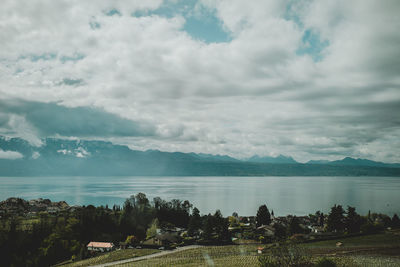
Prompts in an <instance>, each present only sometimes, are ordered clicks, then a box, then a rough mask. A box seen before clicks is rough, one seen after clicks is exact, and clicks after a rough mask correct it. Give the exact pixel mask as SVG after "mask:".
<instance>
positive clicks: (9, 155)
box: [0, 149, 24, 159]
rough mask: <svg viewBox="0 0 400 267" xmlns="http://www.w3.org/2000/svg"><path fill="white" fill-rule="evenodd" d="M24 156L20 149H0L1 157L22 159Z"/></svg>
mask: <svg viewBox="0 0 400 267" xmlns="http://www.w3.org/2000/svg"><path fill="white" fill-rule="evenodd" d="M23 157H24V156H23V155H22V154H21V153H19V152H18V151H4V150H2V149H0V159H20V158H23Z"/></svg>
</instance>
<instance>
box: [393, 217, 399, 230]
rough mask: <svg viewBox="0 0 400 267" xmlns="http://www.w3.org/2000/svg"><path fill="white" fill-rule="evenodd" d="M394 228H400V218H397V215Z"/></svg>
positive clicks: (394, 218)
mask: <svg viewBox="0 0 400 267" xmlns="http://www.w3.org/2000/svg"><path fill="white" fill-rule="evenodd" d="M392 227H393V228H400V219H399V216H397V214H395V215H393V218H392Z"/></svg>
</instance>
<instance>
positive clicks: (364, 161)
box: [307, 157, 400, 168]
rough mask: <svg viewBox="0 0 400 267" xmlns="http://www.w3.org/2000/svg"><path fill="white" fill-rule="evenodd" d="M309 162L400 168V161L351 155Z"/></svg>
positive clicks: (310, 162)
mask: <svg viewBox="0 0 400 267" xmlns="http://www.w3.org/2000/svg"><path fill="white" fill-rule="evenodd" d="M307 164H328V165H336V166H370V167H394V168H399V167H400V164H399V163H384V162H379V161H373V160H368V159H359V158H357V159H355V158H351V157H345V158H344V159H341V160H335V161H328V160H310V161H309V162H307Z"/></svg>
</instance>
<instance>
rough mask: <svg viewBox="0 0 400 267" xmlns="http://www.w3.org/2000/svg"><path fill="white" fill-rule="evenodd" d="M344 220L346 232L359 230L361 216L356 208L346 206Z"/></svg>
mask: <svg viewBox="0 0 400 267" xmlns="http://www.w3.org/2000/svg"><path fill="white" fill-rule="evenodd" d="M344 222H345V228H346V229H347V232H348V233H358V232H360V227H361V216H360V215H358V214H357V212H356V208H354V207H350V206H347V217H346V218H345V220H344Z"/></svg>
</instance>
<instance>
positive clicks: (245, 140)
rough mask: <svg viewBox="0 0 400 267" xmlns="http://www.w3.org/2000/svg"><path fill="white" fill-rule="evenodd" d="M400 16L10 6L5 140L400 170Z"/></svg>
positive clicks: (176, 4)
mask: <svg viewBox="0 0 400 267" xmlns="http://www.w3.org/2000/svg"><path fill="white" fill-rule="evenodd" d="M399 14H400V1H397V0H393V1H390V0H385V1H378V0H377V1H369V0H358V1H357V0H353V1H340V0H337V1H311V0H307V1H288V0H287V1H284V0H277V1H265V0H252V1H250V2H249V1H242V0H215V1H214V0H198V1H195V0H190V1H184V0H164V1H162V0H146V1H140V0H137V1H105V0H102V1H95V2H94V1H84V0H75V1H74V0H72V1H71V0H68V1H67V0H65V1H63V0H58V1H51V0H48V1H44V0H42V1H39V0H31V1H15V0H5V1H2V8H1V9H0V134H2V135H7V136H20V137H22V138H24V139H26V140H28V141H30V142H32V143H34V144H35V145H40V138H43V137H46V136H61V137H78V138H86V139H107V140H111V141H114V142H116V143H122V144H128V145H129V146H130V147H131V148H133V149H141V150H144V149H160V150H164V151H182V152H189V151H193V152H203V153H214V154H217V153H218V154H228V155H231V156H235V157H239V158H245V157H249V156H251V155H253V154H259V155H261V156H263V155H278V154H284V155H291V156H293V157H294V158H295V159H296V160H298V161H307V160H310V159H339V158H342V157H344V156H353V157H362V158H369V159H372V160H380V161H386V162H400V154H399V151H400V48H399V47H400V31H399V30H398V29H400V16H399ZM80 115H82V117H80ZM85 121H87V122H88V124H85V123H84V122H85ZM75 126H76V127H75ZM86 126H87V127H86ZM101 128H104V130H101ZM6 153H8V154H6ZM15 153H17V152H15ZM0 157H14V158H18V157H19V155H18V154H12V155H11V154H10V153H9V152H4V151H2V150H0Z"/></svg>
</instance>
